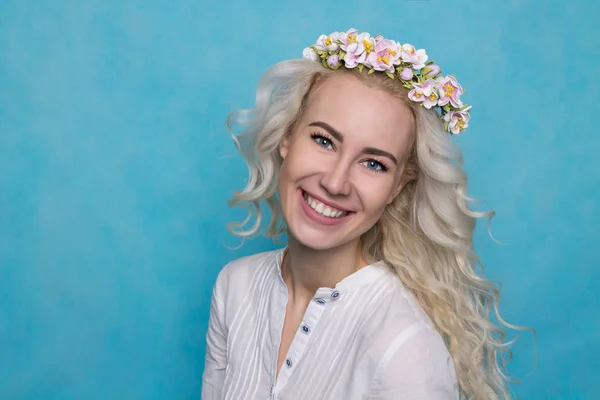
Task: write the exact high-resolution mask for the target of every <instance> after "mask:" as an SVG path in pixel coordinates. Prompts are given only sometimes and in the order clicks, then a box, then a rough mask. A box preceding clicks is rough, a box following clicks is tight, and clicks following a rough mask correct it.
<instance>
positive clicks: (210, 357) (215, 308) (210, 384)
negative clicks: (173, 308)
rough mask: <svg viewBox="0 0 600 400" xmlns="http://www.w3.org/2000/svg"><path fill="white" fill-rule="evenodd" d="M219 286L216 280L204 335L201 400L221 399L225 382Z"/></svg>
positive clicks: (224, 332)
mask: <svg viewBox="0 0 600 400" xmlns="http://www.w3.org/2000/svg"><path fill="white" fill-rule="evenodd" d="M220 284H221V282H220V279H217V283H216V284H215V287H214V289H213V294H212V301H211V306H210V319H209V323H208V333H207V334H206V359H205V362H204V374H203V376H202V397H201V399H202V400H217V399H221V397H222V396H221V394H222V391H223V382H224V380H225V368H226V367H227V331H226V327H225V323H224V316H225V310H224V299H223V293H222V289H221V287H220Z"/></svg>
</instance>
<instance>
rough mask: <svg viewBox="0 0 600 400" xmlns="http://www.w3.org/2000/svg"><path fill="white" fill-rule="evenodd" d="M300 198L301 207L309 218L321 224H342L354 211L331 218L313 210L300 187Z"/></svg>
mask: <svg viewBox="0 0 600 400" xmlns="http://www.w3.org/2000/svg"><path fill="white" fill-rule="evenodd" d="M307 194H308V192H307ZM309 196H310V197H313V196H312V195H310V194H309ZM314 198H315V199H317V198H316V197H314ZM298 199H299V201H300V207H301V208H302V210H303V211H304V213H305V214H306V215H307V216H308V218H310V219H311V220H313V221H315V222H317V223H319V224H321V225H337V224H341V223H342V222H344V221H346V220H347V219H348V217H350V216H351V215H352V212H348V214H347V215H346V216H345V217H342V218H330V217H326V216H324V215H321V214H319V213H318V212H316V211H315V210H313V209H312V207H311V206H309V205H308V204H307V203H306V201H304V194H303V193H302V190H301V189H298ZM319 201H321V200H319ZM325 204H327V203H325ZM328 205H329V204H328Z"/></svg>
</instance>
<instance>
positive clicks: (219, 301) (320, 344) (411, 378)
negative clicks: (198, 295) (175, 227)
mask: <svg viewBox="0 0 600 400" xmlns="http://www.w3.org/2000/svg"><path fill="white" fill-rule="evenodd" d="M283 250H284V249H279V250H275V251H270V252H265V253H260V254H255V255H253V256H248V257H243V258H240V259H238V260H235V261H233V262H231V263H229V264H228V265H227V266H226V267H225V268H224V269H223V270H222V271H221V272H220V274H219V277H218V278H217V282H216V284H215V287H214V290H213V298H212V305H211V312H210V322H209V328H208V334H207V337H206V339H207V348H206V362H205V371H204V375H203V379H202V400H216V399H227V400H252V399H265V400H266V399H282V400H321V399H322V400H354V399H357V400H358V399H390V400H391V399H394V400H397V399H419V400H420V399H434V400H437V399H440V400H441V399H457V398H458V384H457V380H456V375H455V371H454V366H453V363H452V359H451V358H450V354H449V353H448V351H447V349H446V346H445V344H444V341H443V339H442V337H441V336H440V335H439V334H438V332H437V331H436V330H435V329H434V327H433V325H432V323H431V321H430V320H429V318H428V317H427V315H426V314H425V312H424V311H423V310H422V309H421V308H420V307H419V305H418V304H417V302H416V300H415V299H414V298H413V297H412V296H411V294H410V293H409V292H408V290H407V289H405V288H404V287H403V286H402V284H401V282H400V280H399V279H398V278H397V277H396V275H395V274H394V273H393V272H392V271H391V270H389V269H388V267H387V266H386V265H385V264H384V263H383V262H379V263H375V264H372V265H369V266H367V267H364V268H362V269H360V270H358V271H357V272H355V273H354V274H352V275H350V276H348V277H347V278H345V279H344V280H342V281H341V282H339V283H338V284H337V285H336V286H335V288H320V289H319V290H317V292H316V293H315V296H314V298H313V301H312V302H311V303H310V304H309V306H308V308H307V310H306V313H305V315H304V318H303V320H302V323H301V324H300V327H299V328H298V331H297V332H296V335H295V336H294V339H293V341H292V344H291V346H290V348H289V351H288V353H287V355H286V358H285V361H284V363H283V365H282V367H281V370H280V372H279V376H278V377H277V378H276V371H277V368H276V364H277V352H278V350H279V344H280V339H281V332H282V329H283V321H284V317H285V309H286V304H287V299H288V297H287V287H286V285H285V283H284V281H283V279H282V277H281V273H280V271H281V270H280V266H281V261H282V258H283Z"/></svg>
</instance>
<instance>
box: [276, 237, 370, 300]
mask: <svg viewBox="0 0 600 400" xmlns="http://www.w3.org/2000/svg"><path fill="white" fill-rule="evenodd" d="M288 237H289V240H288V248H287V251H286V254H285V257H284V261H283V265H282V268H281V273H282V277H283V280H284V282H285V283H286V285H287V287H288V292H289V294H290V300H292V301H294V302H299V303H308V302H309V301H310V299H311V298H312V297H313V296H314V294H315V292H316V291H317V289H319V288H322V287H329V288H333V287H335V285H336V284H337V283H338V282H340V281H341V280H343V279H344V278H346V277H347V276H349V275H351V274H353V273H354V272H356V271H357V270H358V269H360V268H362V267H363V266H365V265H366V264H367V263H366V261H365V260H364V258H363V257H362V253H361V248H360V245H359V240H358V239H357V240H356V241H352V242H349V243H347V244H345V245H343V246H340V247H336V248H333V249H327V250H315V249H311V248H308V247H306V246H304V245H302V244H301V243H299V242H298V241H296V240H295V239H294V238H293V237H291V235H288Z"/></svg>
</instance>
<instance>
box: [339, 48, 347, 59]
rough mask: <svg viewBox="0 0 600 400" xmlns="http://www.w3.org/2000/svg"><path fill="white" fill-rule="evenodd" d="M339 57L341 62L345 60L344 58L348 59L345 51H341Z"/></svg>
mask: <svg viewBox="0 0 600 400" xmlns="http://www.w3.org/2000/svg"><path fill="white" fill-rule="evenodd" d="M339 57H340V61H342V60H343V59H344V57H346V52H345V51H344V50H340V53H339Z"/></svg>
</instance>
